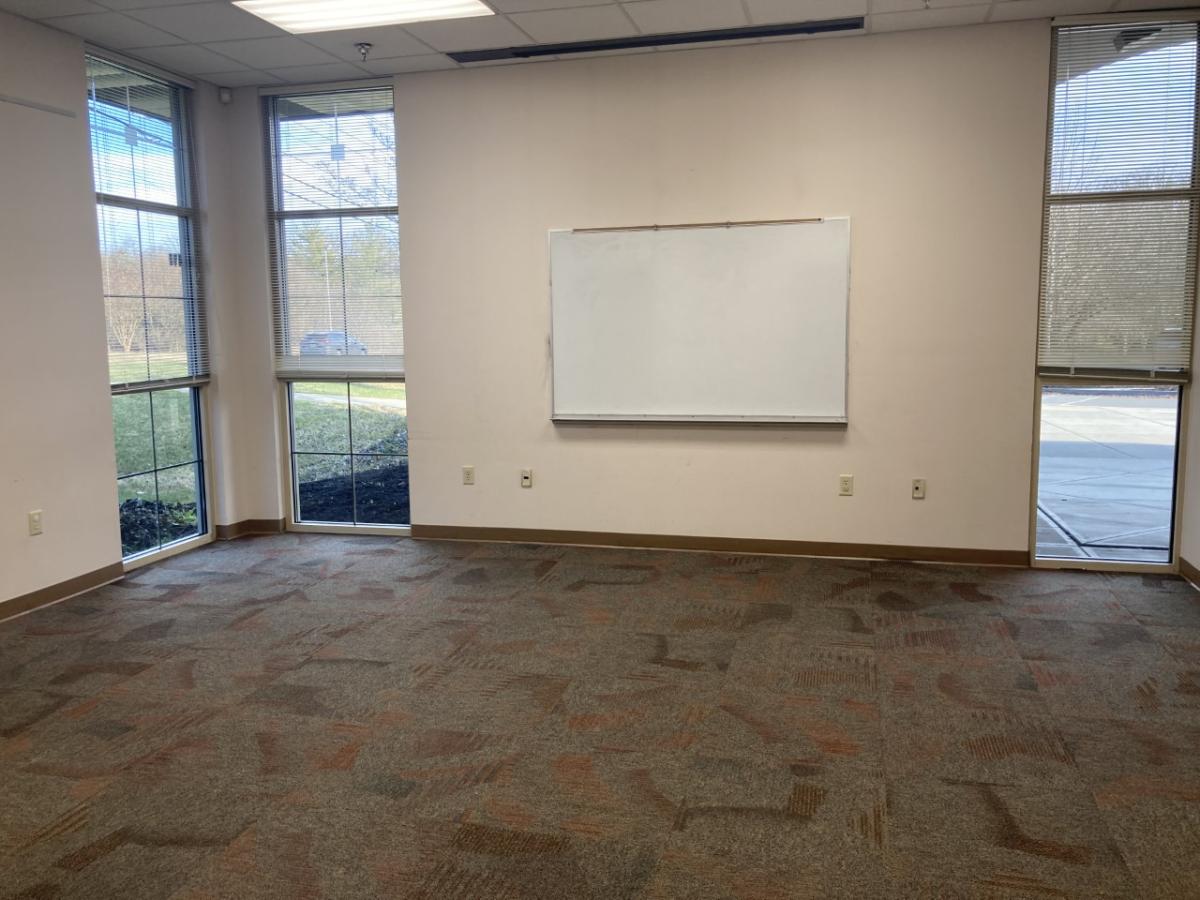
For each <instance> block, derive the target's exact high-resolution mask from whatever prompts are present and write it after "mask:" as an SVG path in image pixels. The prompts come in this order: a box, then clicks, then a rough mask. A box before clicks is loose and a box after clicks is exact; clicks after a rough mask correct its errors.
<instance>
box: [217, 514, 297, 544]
mask: <svg viewBox="0 0 1200 900" xmlns="http://www.w3.org/2000/svg"><path fill="white" fill-rule="evenodd" d="M283 526H284V521H283V519H242V521H240V522H234V523H233V524H232V525H218V526H217V540H218V541H233V540H237V539H238V538H240V537H245V536H246V535H248V534H282V533H283Z"/></svg>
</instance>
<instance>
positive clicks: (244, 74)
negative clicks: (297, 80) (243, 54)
mask: <svg viewBox="0 0 1200 900" xmlns="http://www.w3.org/2000/svg"><path fill="white" fill-rule="evenodd" d="M204 81H207V82H208V83H209V84H215V85H219V86H220V87H246V86H248V85H250V86H256V85H260V84H282V83H283V79H282V78H276V77H275V76H274V75H268V74H267V73H266V72H256V71H255V70H254V69H243V70H242V71H240V72H214V73H212V74H211V75H205V76H204Z"/></svg>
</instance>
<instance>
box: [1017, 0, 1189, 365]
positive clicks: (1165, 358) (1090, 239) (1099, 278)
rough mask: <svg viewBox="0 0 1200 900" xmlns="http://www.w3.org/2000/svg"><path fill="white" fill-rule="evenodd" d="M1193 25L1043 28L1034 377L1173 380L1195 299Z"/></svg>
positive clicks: (1185, 355) (1183, 360)
mask: <svg viewBox="0 0 1200 900" xmlns="http://www.w3.org/2000/svg"><path fill="white" fill-rule="evenodd" d="M1196 31H1197V25H1196V23H1195V22H1188V23H1171V22H1162V23H1138V24H1134V25H1129V24H1126V25H1086V26H1070V27H1062V28H1057V29H1055V31H1054V63H1053V67H1054V85H1053V94H1052V96H1051V98H1050V103H1051V110H1050V112H1051V115H1050V135H1049V148H1048V160H1047V171H1046V201H1045V214H1044V219H1043V235H1042V282H1041V308H1040V323H1039V330H1038V366H1039V370H1040V371H1041V372H1042V373H1043V374H1054V375H1079V376H1089V375H1090V376H1121V375H1127V376H1133V377H1154V378H1165V379H1171V380H1184V379H1186V377H1187V375H1188V369H1189V365H1190V360H1191V350H1192V320H1193V306H1194V299H1195V293H1196V249H1197V248H1196V236H1197V214H1198V208H1197V200H1198V198H1200V190H1198V188H1200V184H1198V183H1197V173H1196V67H1197V51H1196Z"/></svg>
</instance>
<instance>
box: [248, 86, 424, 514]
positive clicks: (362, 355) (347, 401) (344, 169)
mask: <svg viewBox="0 0 1200 900" xmlns="http://www.w3.org/2000/svg"><path fill="white" fill-rule="evenodd" d="M264 113H265V116H264V117H265V131H266V135H267V150H266V163H267V167H268V173H269V182H270V196H269V216H270V222H271V264H272V281H273V293H274V317H275V368H276V373H277V374H278V376H279V378H280V380H281V381H282V383H283V384H284V385H285V388H286V397H287V403H286V409H287V415H288V423H287V424H288V429H287V431H288V438H289V455H288V458H289V464H290V471H291V483H292V490H291V494H292V498H291V499H292V503H291V512H292V516H291V518H292V522H293V523H294V524H297V525H301V526H304V525H359V526H373V527H379V526H384V527H386V526H405V525H407V524H408V522H409V504H408V412H407V403H406V398H407V395H406V391H405V384H404V329H403V319H402V314H401V296H400V245H399V228H398V217H397V203H396V145H395V124H394V116H393V110H392V92H391V90H390V89H370V90H345V91H331V92H321V93H314V94H290V95H281V96H275V97H268V98H266V99H265V101H264Z"/></svg>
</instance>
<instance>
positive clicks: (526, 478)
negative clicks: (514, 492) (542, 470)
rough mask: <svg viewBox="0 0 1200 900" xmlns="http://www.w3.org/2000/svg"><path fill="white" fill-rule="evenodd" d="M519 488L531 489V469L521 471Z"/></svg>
mask: <svg viewBox="0 0 1200 900" xmlns="http://www.w3.org/2000/svg"><path fill="white" fill-rule="evenodd" d="M521 487H523V488H531V487H533V469H522V470H521Z"/></svg>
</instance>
